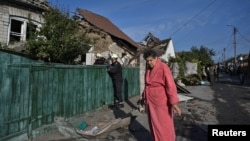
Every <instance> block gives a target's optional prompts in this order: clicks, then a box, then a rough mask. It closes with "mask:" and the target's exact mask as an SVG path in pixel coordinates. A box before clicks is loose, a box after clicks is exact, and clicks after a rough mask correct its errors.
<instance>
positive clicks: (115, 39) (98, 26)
mask: <svg viewBox="0 0 250 141" xmlns="http://www.w3.org/2000/svg"><path fill="white" fill-rule="evenodd" d="M77 13H79V15H80V16H81V18H80V26H81V27H82V30H83V32H85V33H86V36H87V37H88V38H90V39H91V40H92V42H93V44H92V47H91V49H90V50H89V53H87V55H86V65H92V64H93V63H94V61H95V56H96V54H97V53H99V54H101V55H102V56H103V57H105V58H106V59H108V58H109V57H110V55H111V54H113V53H115V54H117V55H118V57H119V58H118V61H119V62H121V64H122V65H124V66H135V65H138V61H137V59H134V60H133V61H130V60H131V58H133V56H134V55H135V54H136V53H137V51H138V49H139V48H140V45H139V44H137V43H136V42H134V41H133V40H132V39H131V38H130V37H128V36H127V35H126V34H125V33H124V32H122V31H121V30H120V29H119V28H118V27H117V26H115V25H114V24H113V23H112V22H111V21H110V20H109V19H107V18H105V17H103V16H101V15H98V14H95V13H93V12H91V11H88V10H85V9H77Z"/></svg>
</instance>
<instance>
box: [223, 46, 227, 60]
mask: <svg viewBox="0 0 250 141" xmlns="http://www.w3.org/2000/svg"><path fill="white" fill-rule="evenodd" d="M223 52H224V56H223V57H224V61H226V48H224V49H223Z"/></svg>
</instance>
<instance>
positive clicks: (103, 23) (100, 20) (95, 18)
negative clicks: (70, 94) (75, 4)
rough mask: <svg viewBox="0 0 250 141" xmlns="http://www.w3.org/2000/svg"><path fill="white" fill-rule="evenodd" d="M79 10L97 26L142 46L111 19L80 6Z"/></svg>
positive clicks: (136, 45) (133, 44)
mask: <svg viewBox="0 0 250 141" xmlns="http://www.w3.org/2000/svg"><path fill="white" fill-rule="evenodd" d="M77 11H78V13H79V14H80V15H81V16H82V17H83V18H84V19H85V20H86V21H87V22H89V23H90V24H92V25H94V26H95V27H97V28H99V29H101V30H103V31H105V32H107V33H109V34H110V35H112V36H114V37H116V38H119V39H121V40H124V41H126V42H128V43H129V44H131V45H132V46H133V47H135V48H139V47H140V46H139V45H138V44H137V43H135V42H134V41H133V40H132V39H131V38H130V37H128V36H127V35H126V34H125V33H124V32H122V31H121V30H120V29H119V28H118V27H117V26H115V25H114V24H113V23H112V22H111V21H110V20H109V19H107V18H105V17H103V16H101V15H98V14H95V13H93V12H90V11H88V10H85V9H80V8H78V9H77Z"/></svg>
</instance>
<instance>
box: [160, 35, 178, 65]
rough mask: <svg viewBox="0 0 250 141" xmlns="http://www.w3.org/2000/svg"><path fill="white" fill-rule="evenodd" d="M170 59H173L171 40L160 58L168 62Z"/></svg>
mask: <svg viewBox="0 0 250 141" xmlns="http://www.w3.org/2000/svg"><path fill="white" fill-rule="evenodd" d="M170 57H173V58H175V51H174V45H173V42H172V40H170V41H169V43H168V46H167V49H166V52H165V53H164V54H163V55H162V56H161V57H160V58H161V59H163V60H165V61H167V62H168V60H169V58H170Z"/></svg>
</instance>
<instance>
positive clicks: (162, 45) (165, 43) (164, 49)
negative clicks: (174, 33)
mask: <svg viewBox="0 0 250 141" xmlns="http://www.w3.org/2000/svg"><path fill="white" fill-rule="evenodd" d="M140 44H141V45H142V46H143V47H144V48H143V49H145V48H152V49H153V50H155V51H156V53H157V54H158V56H159V57H160V58H161V59H162V60H163V61H165V62H168V61H169V59H170V57H173V58H175V51H174V45H173V41H172V39H171V38H169V39H164V40H160V39H158V38H157V37H155V36H154V35H153V34H152V33H150V32H149V33H148V35H147V36H146V37H145V38H144V39H143V40H142V41H141V42H140Z"/></svg>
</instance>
